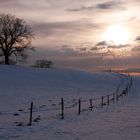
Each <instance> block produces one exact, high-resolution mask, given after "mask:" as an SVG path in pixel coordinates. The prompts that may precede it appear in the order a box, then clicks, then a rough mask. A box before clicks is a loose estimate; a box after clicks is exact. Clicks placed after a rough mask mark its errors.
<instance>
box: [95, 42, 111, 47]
mask: <svg viewBox="0 0 140 140" xmlns="http://www.w3.org/2000/svg"><path fill="white" fill-rule="evenodd" d="M106 45H108V43H107V42H106V41H100V42H98V43H97V44H96V45H95V46H106Z"/></svg>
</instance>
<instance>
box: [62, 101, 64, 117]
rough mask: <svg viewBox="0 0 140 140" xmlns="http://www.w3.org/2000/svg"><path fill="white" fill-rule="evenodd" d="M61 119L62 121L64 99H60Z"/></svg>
mask: <svg viewBox="0 0 140 140" xmlns="http://www.w3.org/2000/svg"><path fill="white" fill-rule="evenodd" d="M61 119H64V99H63V98H61Z"/></svg>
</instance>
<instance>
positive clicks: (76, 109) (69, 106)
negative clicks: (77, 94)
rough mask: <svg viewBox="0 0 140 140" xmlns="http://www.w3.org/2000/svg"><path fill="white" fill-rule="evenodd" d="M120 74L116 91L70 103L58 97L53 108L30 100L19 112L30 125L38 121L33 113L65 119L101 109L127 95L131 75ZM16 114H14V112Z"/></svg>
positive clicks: (19, 123)
mask: <svg viewBox="0 0 140 140" xmlns="http://www.w3.org/2000/svg"><path fill="white" fill-rule="evenodd" d="M119 76H121V77H120V78H121V82H120V84H119V85H118V86H117V87H116V91H115V92H114V93H111V94H107V95H104V96H101V97H97V98H89V99H81V98H80V99H77V100H76V99H75V100H73V101H72V102H71V103H66V100H65V99H64V98H63V97H62V98H61V99H60V102H59V105H58V106H56V107H53V108H47V107H46V106H45V105H44V107H43V106H42V107H40V108H36V107H35V103H34V102H33V101H31V103H30V108H29V109H28V111H24V112H21V113H22V114H26V115H27V116H28V118H29V119H28V124H27V125H29V126H31V125H32V124H33V123H35V122H38V121H39V120H40V119H41V117H40V115H38V116H37V117H34V113H43V112H44V113H45V116H46V115H47V119H52V118H54V117H55V118H56V119H65V118H66V117H67V116H71V115H72V114H77V115H81V113H83V112H85V111H94V110H97V109H102V108H104V107H105V106H110V105H111V104H114V103H115V102H118V101H119V100H120V99H123V98H124V97H125V96H126V95H128V93H129V91H130V89H131V87H132V82H133V81H132V77H131V76H129V75H121V74H120V75H119ZM122 76H123V77H124V76H125V78H127V81H126V82H124V78H122ZM14 115H16V114H14ZM16 125H17V126H23V122H16Z"/></svg>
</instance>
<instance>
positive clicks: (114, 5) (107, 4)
mask: <svg viewBox="0 0 140 140" xmlns="http://www.w3.org/2000/svg"><path fill="white" fill-rule="evenodd" d="M120 4H121V2H119V1H108V2H104V3H99V4H96V8H97V9H103V10H108V9H114V8H118V7H120Z"/></svg>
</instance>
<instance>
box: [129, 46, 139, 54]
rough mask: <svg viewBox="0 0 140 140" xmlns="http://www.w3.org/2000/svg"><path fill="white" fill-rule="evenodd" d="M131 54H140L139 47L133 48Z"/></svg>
mask: <svg viewBox="0 0 140 140" xmlns="http://www.w3.org/2000/svg"><path fill="white" fill-rule="evenodd" d="M131 51H132V52H137V53H138V52H140V46H136V47H134V48H132V49H131Z"/></svg>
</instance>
